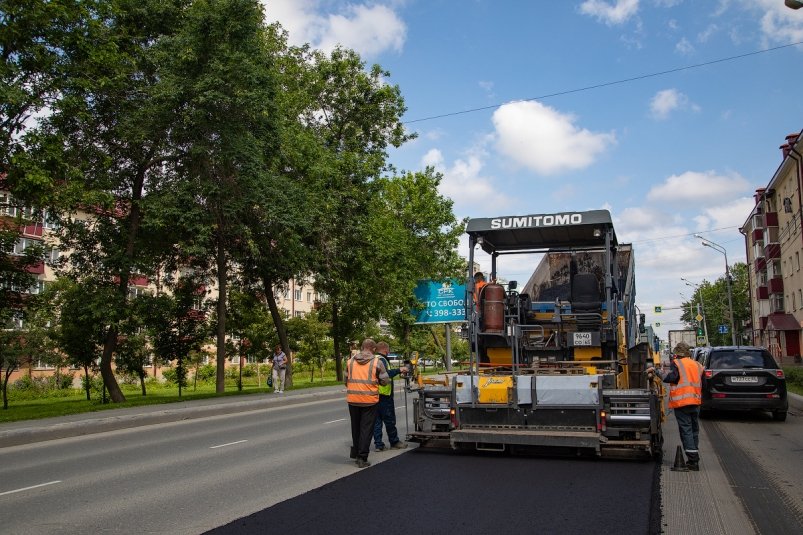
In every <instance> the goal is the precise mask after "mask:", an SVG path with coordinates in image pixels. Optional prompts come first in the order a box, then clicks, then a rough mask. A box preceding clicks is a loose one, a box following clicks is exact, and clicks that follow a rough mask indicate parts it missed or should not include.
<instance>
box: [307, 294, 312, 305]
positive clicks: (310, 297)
mask: <svg viewBox="0 0 803 535" xmlns="http://www.w3.org/2000/svg"><path fill="white" fill-rule="evenodd" d="M307 303H312V292H307Z"/></svg>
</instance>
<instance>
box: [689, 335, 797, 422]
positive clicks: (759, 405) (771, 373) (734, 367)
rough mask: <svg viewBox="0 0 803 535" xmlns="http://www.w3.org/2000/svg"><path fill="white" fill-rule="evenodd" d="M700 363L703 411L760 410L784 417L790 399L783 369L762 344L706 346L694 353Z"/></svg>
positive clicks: (778, 419) (777, 416) (775, 418)
mask: <svg viewBox="0 0 803 535" xmlns="http://www.w3.org/2000/svg"><path fill="white" fill-rule="evenodd" d="M697 360H698V362H700V364H702V365H703V368H704V371H703V405H702V407H700V410H701V412H702V413H703V414H705V413H707V412H708V411H710V410H712V409H728V410H742V409H760V410H765V411H771V412H772V418H773V419H774V420H777V421H779V422H783V421H785V420H786V411H787V410H788V408H789V401H788V400H787V397H786V378H785V377H784V374H783V370H782V369H781V368H780V366H778V364H777V363H776V362H775V359H774V358H772V355H770V353H769V351H767V350H766V349H764V348H762V347H750V346H735V347H734V346H724V347H711V348H706V349H705V350H704V351H703V352H702V354H700V355H698V356H697Z"/></svg>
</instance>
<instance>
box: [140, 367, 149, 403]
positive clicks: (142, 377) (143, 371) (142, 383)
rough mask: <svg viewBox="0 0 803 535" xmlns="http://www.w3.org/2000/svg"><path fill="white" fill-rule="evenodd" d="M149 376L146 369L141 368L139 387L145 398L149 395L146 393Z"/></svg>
mask: <svg viewBox="0 0 803 535" xmlns="http://www.w3.org/2000/svg"><path fill="white" fill-rule="evenodd" d="M147 375H148V374H147V373H145V369H144V368H141V369H140V371H139V386H140V387H141V388H142V397H145V396H146V395H147V393H146V391H145V377H146V376H147Z"/></svg>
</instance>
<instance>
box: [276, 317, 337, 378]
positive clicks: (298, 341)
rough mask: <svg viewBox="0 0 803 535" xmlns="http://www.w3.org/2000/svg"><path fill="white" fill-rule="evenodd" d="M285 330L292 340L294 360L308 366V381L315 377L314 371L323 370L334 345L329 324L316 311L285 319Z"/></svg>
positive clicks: (321, 371) (321, 372)
mask: <svg viewBox="0 0 803 535" xmlns="http://www.w3.org/2000/svg"><path fill="white" fill-rule="evenodd" d="M287 332H288V334H289V335H290V339H291V340H293V343H292V346H291V347H292V349H293V350H294V351H295V352H296V360H297V361H298V362H299V363H300V364H302V365H304V366H307V368H309V372H310V382H312V381H313V380H314V378H315V371H316V370H318V371H319V372H320V376H321V378H323V372H324V369H325V368H326V361H327V360H328V359H329V357H330V356H331V355H332V351H333V349H334V346H333V344H332V339H331V338H330V337H329V336H328V334H329V325H327V324H326V323H324V322H322V321H321V320H320V318H319V317H318V313H317V312H316V311H312V312H310V313H309V314H307V315H306V316H304V317H303V318H290V319H289V320H287Z"/></svg>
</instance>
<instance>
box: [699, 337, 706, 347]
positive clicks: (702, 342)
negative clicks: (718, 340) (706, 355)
mask: <svg viewBox="0 0 803 535" xmlns="http://www.w3.org/2000/svg"><path fill="white" fill-rule="evenodd" d="M697 345H698V346H704V345H705V336H698V337H697Z"/></svg>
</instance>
